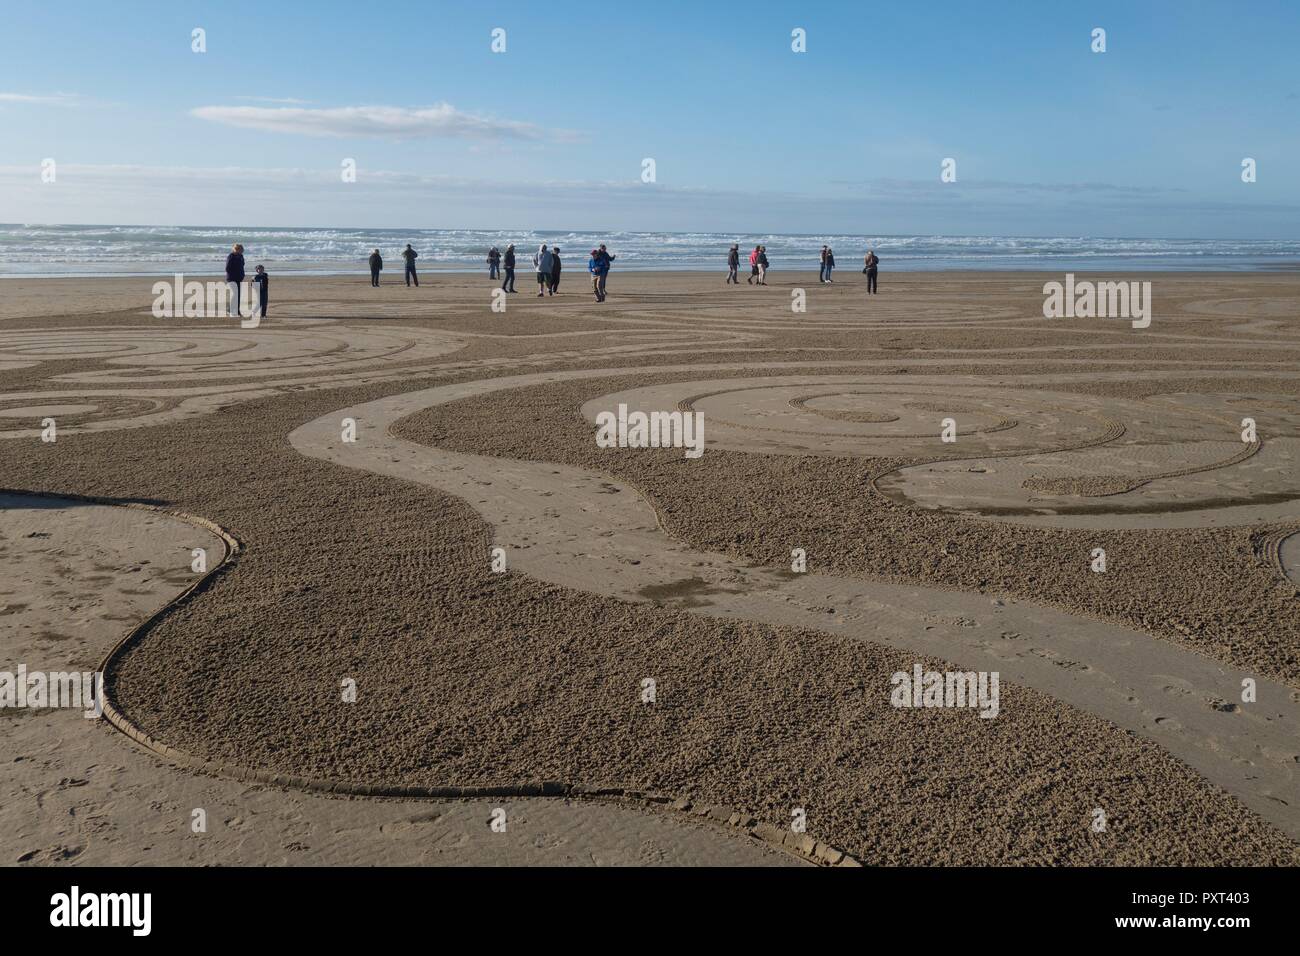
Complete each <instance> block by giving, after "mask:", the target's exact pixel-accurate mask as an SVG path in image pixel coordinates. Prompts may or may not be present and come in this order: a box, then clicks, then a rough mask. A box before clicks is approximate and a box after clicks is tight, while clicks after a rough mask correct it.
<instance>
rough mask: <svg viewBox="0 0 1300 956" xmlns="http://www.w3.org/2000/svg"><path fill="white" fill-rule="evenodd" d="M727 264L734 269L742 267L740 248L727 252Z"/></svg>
mask: <svg viewBox="0 0 1300 956" xmlns="http://www.w3.org/2000/svg"><path fill="white" fill-rule="evenodd" d="M727 265H728V266H729V267H730V268H732V269H739V268H740V250H739V249H732V250H731V251H730V252H728V253H727Z"/></svg>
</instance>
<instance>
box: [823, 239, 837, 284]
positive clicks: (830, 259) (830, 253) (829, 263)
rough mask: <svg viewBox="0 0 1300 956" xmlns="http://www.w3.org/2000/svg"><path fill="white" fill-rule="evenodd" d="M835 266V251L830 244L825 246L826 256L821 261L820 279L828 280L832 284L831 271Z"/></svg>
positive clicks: (833, 281)
mask: <svg viewBox="0 0 1300 956" xmlns="http://www.w3.org/2000/svg"><path fill="white" fill-rule="evenodd" d="M834 268H835V251H834V250H833V249H831V247H830V246H826V258H825V260H824V261H823V262H822V281H823V282H829V283H831V284H832V285H833V284H834V283H835V280H834V279H832V278H831V271H832V270H833V269H834Z"/></svg>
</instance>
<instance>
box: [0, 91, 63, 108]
mask: <svg viewBox="0 0 1300 956" xmlns="http://www.w3.org/2000/svg"><path fill="white" fill-rule="evenodd" d="M80 99H81V97H80V96H78V95H77V94H76V93H43V94H38V93H0V103H32V104H35V105H38V106H71V105H73V104H74V103H77V102H79V101H80Z"/></svg>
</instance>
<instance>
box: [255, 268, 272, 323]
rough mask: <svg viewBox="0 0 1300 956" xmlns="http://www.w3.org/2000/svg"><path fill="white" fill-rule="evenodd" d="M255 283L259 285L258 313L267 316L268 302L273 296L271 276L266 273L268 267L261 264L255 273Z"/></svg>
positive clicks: (262, 316) (263, 316)
mask: <svg viewBox="0 0 1300 956" xmlns="http://www.w3.org/2000/svg"><path fill="white" fill-rule="evenodd" d="M253 285H255V286H256V287H257V313H256V314H257V315H258V316H260V317H261V318H263V319H264V318H266V303H267V300H268V299H270V297H271V277H270V276H269V275H267V274H266V267H265V266H262V265H259V266H258V267H257V271H256V272H255V273H254V274H253Z"/></svg>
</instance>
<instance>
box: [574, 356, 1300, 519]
mask: <svg viewBox="0 0 1300 956" xmlns="http://www.w3.org/2000/svg"><path fill="white" fill-rule="evenodd" d="M1071 378H1072V376H1069V375H1062V376H1058V377H1056V380H1057V381H1063V380H1069V379H1071ZM1075 378H1077V377H1075ZM1037 384H1038V383H1037V382H1035V381H1033V380H1032V379H1030V378H1028V377H1024V378H1004V379H1003V380H1002V383H1001V384H999V385H988V384H985V383H982V382H980V381H979V380H976V379H954V378H953V377H945V378H944V379H943V380H942V381H940V380H933V381H927V380H926V378H925V376H915V375H909V376H908V380H907V381H905V382H900V381H899V380H898V377H897V376H887V377H886V376H880V377H871V376H857V377H852V378H850V377H847V376H821V377H816V378H808V377H804V376H798V377H797V381H795V382H793V383H792V382H790V381H789V379H784V378H763V379H736V380H726V381H719V382H710V381H708V380H701V381H695V382H677V383H673V384H669V385H650V386H645V387H643V388H636V389H631V390H629V391H625V392H619V393H616V394H611V395H603V396H601V397H599V398H595V399H592V400H590V401H588V402H587V403H585V404H584V405H583V409H582V411H583V415H584V416H585V417H586V418H587V419H588V420H590V421H592V422H594V421H595V416H596V415H597V414H598V413H599V412H600V411H603V410H612V409H616V408H617V407H618V406H619V405H620V404H626V405H627V406H628V408H629V410H641V411H645V412H651V411H666V410H681V411H696V412H699V413H701V414H703V416H704V420H705V423H706V425H705V436H706V445H707V446H709V447H716V448H728V449H732V450H736V451H744V452H749V453H762V454H780V455H834V456H845V457H866V456H873V457H900V456H905V457H912V458H934V459H937V461H935V462H934V463H931V464H923V465H914V466H911V467H908V468H903V469H901V470H899V471H897V472H895V473H892V474H889V475H886V476H884V477H883V478H881V479H879V480H878V481H877V483H876V485H877V488H878V489H879V490H880V491H881V492H882V493H884V494H885V495H887V496H888V497H889V498H891V499H892V500H894V501H895V502H897V503H898V504H900V505H904V506H915V507H921V508H928V509H941V510H948V511H954V512H959V513H961V514H966V515H973V516H979V517H985V518H990V519H993V520H1000V521H1009V520H1014V521H1019V522H1021V523H1025V524H1037V525H1055V526H1071V527H1202V526H1211V525H1238V524H1256V523H1261V522H1266V521H1278V520H1288V519H1291V518H1293V517H1296V516H1297V515H1300V507H1297V504H1296V502H1297V500H1298V499H1300V469H1297V467H1296V466H1297V456H1298V455H1300V402H1297V401H1295V400H1289V399H1283V398H1282V397H1280V396H1270V397H1268V398H1246V397H1242V396H1239V395H1188V394H1179V393H1169V394H1159V395H1154V396H1152V397H1150V398H1148V399H1145V400H1143V401H1129V400H1122V399H1113V398H1107V399H1105V400H1101V399H1098V398H1095V397H1092V396H1089V395H1084V394H1078V393H1066V392H1053V391H1050V390H1046V389H1042V388H1039V387H1025V386H1036V385H1037ZM1018 386H1019V387H1018ZM1248 417H1253V418H1255V419H1256V420H1257V422H1256V424H1257V429H1258V435H1259V439H1260V440H1257V441H1243V440H1242V439H1241V434H1240V433H1241V421H1242V419H1244V418H1248ZM947 419H951V421H952V423H953V425H954V427H955V440H954V441H952V442H945V441H943V440H942V437H941V436H942V432H943V428H944V422H945V420H947Z"/></svg>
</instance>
